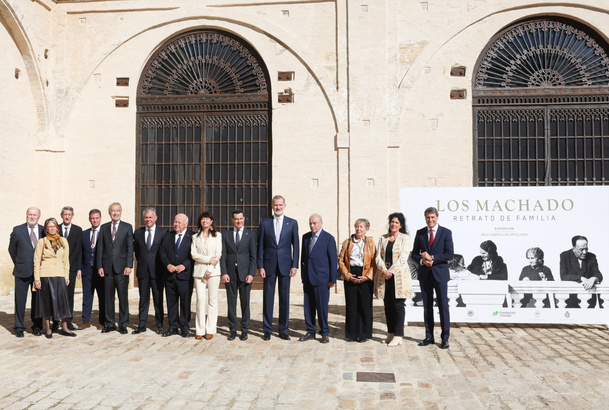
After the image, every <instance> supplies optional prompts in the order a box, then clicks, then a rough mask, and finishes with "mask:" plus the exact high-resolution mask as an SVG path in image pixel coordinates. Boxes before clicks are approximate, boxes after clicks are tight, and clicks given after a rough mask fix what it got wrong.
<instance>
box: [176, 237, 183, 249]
mask: <svg viewBox="0 0 609 410" xmlns="http://www.w3.org/2000/svg"><path fill="white" fill-rule="evenodd" d="M180 242H182V234H178V241H177V242H176V252H177V251H178V248H179V247H180Z"/></svg>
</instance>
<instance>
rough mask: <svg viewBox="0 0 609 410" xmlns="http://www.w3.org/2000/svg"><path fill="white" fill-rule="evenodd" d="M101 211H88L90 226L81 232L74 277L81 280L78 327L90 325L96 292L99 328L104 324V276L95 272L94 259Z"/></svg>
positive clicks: (83, 327)
mask: <svg viewBox="0 0 609 410" xmlns="http://www.w3.org/2000/svg"><path fill="white" fill-rule="evenodd" d="M101 218H102V217H101V211H100V210H99V209H92V210H90V211H89V223H90V224H91V227H90V228H89V229H86V230H84V231H83V233H82V239H81V243H82V251H81V258H80V259H81V260H80V263H79V266H80V269H79V270H78V271H77V272H76V277H77V278H78V279H80V280H82V323H81V324H80V325H78V329H80V330H82V329H86V328H88V327H91V313H92V311H93V295H94V294H95V292H97V301H98V305H99V326H98V328H99V329H103V328H104V327H105V324H106V307H105V305H104V304H105V298H104V294H105V289H104V278H102V277H100V276H99V275H98V274H97V264H96V261H95V250H96V249H97V246H96V245H97V240H98V239H99V225H100V224H101Z"/></svg>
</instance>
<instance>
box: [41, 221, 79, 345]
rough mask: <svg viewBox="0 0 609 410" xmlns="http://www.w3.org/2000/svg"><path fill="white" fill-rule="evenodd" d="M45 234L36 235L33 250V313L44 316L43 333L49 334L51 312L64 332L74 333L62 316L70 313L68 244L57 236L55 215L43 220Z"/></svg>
mask: <svg viewBox="0 0 609 410" xmlns="http://www.w3.org/2000/svg"><path fill="white" fill-rule="evenodd" d="M44 231H45V232H46V236H45V237H44V238H40V240H38V243H37V244H36V249H35V250H34V289H35V290H36V292H34V295H33V297H35V298H36V301H37V303H36V311H35V312H34V317H42V318H44V325H45V329H46V331H45V336H46V338H47V339H50V338H52V337H53V332H52V330H51V326H50V323H51V316H52V317H53V319H54V320H56V321H59V320H61V326H62V330H60V331H59V333H60V334H62V335H64V336H76V334H75V333H72V332H71V331H70V330H69V329H68V322H67V321H66V318H68V317H70V316H71V313H70V302H69V301H68V284H69V283H70V246H69V245H68V241H67V239H66V238H62V237H61V236H59V233H58V232H59V224H58V223H57V220H56V219H55V218H49V219H47V220H46V221H45V222H44Z"/></svg>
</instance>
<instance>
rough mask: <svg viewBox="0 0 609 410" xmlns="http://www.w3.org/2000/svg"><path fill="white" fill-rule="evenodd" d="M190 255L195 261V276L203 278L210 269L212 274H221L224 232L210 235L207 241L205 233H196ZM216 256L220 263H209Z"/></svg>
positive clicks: (193, 274)
mask: <svg viewBox="0 0 609 410" xmlns="http://www.w3.org/2000/svg"><path fill="white" fill-rule="evenodd" d="M190 255H191V256H192V259H194V261H195V268H194V270H193V273H192V276H193V277H194V278H202V277H203V276H205V272H207V271H210V272H211V276H220V275H221V274H222V272H220V258H221V257H222V234H221V233H220V232H218V233H216V236H215V237H214V236H211V235H210V236H209V237H208V238H207V242H205V240H204V239H203V235H197V234H194V235H193V236H192V243H191V245H190ZM214 256H215V257H216V259H218V263H217V264H216V266H214V265H212V264H210V263H209V261H210V260H211V258H213V257H214Z"/></svg>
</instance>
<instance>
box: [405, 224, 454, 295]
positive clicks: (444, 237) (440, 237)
mask: <svg viewBox="0 0 609 410" xmlns="http://www.w3.org/2000/svg"><path fill="white" fill-rule="evenodd" d="M427 231H428V229H427V227H425V228H423V229H419V230H418V231H417V233H416V235H415V237H414V246H413V247H412V258H413V259H414V260H415V261H416V262H417V265H418V272H419V280H420V281H422V282H424V281H425V280H426V279H427V275H429V273H430V270H429V268H428V267H427V266H425V265H422V264H421V259H423V258H421V253H422V252H427V253H429V254H430V255H431V256H433V258H434V263H433V266H432V267H431V274H432V275H433V277H434V278H435V279H436V281H438V282H444V283H446V282H448V281H449V280H450V272H449V271H448V261H449V260H451V259H452V258H453V256H454V249H453V234H452V232H451V231H450V229H446V228H444V227H442V226H438V229H437V231H436V232H437V233H436V236H435V238H434V240H433V248H432V249H429V239H428V238H427Z"/></svg>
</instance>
